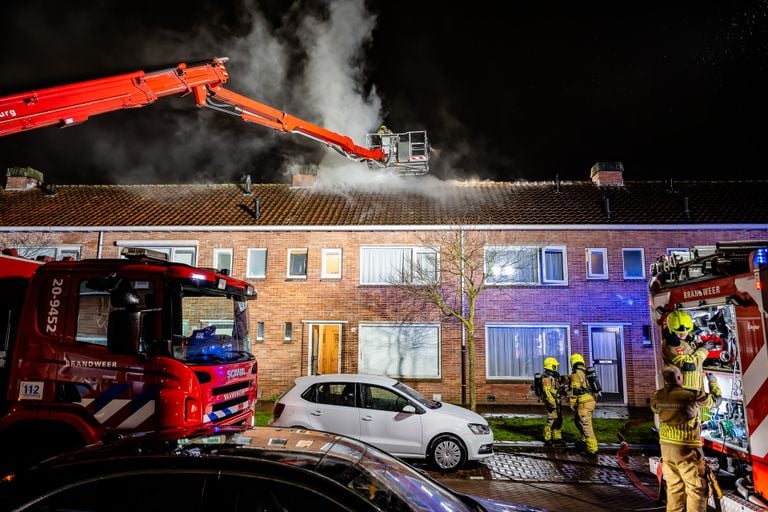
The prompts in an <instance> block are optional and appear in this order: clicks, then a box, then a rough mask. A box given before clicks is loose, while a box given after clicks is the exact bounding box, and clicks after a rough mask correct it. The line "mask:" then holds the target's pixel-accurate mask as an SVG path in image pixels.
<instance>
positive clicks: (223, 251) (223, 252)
mask: <svg viewBox="0 0 768 512" xmlns="http://www.w3.org/2000/svg"><path fill="white" fill-rule="evenodd" d="M222 256H223V257H227V256H228V257H229V268H227V267H225V266H221V265H219V258H221V257H222ZM234 267H235V250H234V249H233V248H232V247H217V248H215V249H213V268H214V269H216V271H217V272H220V273H222V274H226V275H229V276H232V275H234V272H235V269H234ZM224 270H226V272H224Z"/></svg>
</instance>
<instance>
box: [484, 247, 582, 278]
mask: <svg viewBox="0 0 768 512" xmlns="http://www.w3.org/2000/svg"><path fill="white" fill-rule="evenodd" d="M492 251H493V252H499V251H516V252H518V253H521V254H522V253H524V252H525V253H528V252H530V253H533V252H534V251H535V261H534V260H533V258H532V257H533V256H534V254H531V255H530V256H531V261H533V262H534V263H535V268H531V269H530V271H531V273H533V272H535V274H536V275H535V278H536V281H506V280H505V281H501V280H499V279H498V278H494V276H493V275H492V274H491V273H490V272H491V270H493V269H489V266H488V263H489V261H488V259H489V258H488V254H489V252H492ZM549 253H552V254H560V255H561V256H562V267H561V271H562V273H563V278H562V279H554V278H551V277H548V275H547V274H548V272H547V258H546V256H547V254H549ZM525 257H526V258H527V257H528V255H527V254H525ZM514 258H516V259H518V258H519V260H522V258H520V257H519V256H514ZM496 266H499V265H496ZM506 266H511V267H512V268H513V270H514V271H515V272H517V273H521V270H522V271H527V270H529V267H521V266H516V265H506V264H505V265H501V266H499V267H506ZM483 272H484V273H485V275H486V276H487V277H486V282H487V284H488V285H489V286H567V285H568V248H567V246H565V245H514V244H505V245H498V244H494V245H486V246H485V247H484V248H483ZM499 275H500V276H504V272H501V273H500V274H499Z"/></svg>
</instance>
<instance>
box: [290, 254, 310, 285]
mask: <svg viewBox="0 0 768 512" xmlns="http://www.w3.org/2000/svg"><path fill="white" fill-rule="evenodd" d="M287 276H288V277H289V278H293V279H305V278H306V277H307V249H288V274H287Z"/></svg>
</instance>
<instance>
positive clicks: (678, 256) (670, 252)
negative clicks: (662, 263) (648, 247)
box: [667, 247, 691, 262]
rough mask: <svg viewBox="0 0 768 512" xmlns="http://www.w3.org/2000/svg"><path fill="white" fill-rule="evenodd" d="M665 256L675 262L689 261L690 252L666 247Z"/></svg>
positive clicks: (684, 249)
mask: <svg viewBox="0 0 768 512" xmlns="http://www.w3.org/2000/svg"><path fill="white" fill-rule="evenodd" d="M667 256H671V257H673V258H674V259H675V261H679V262H682V261H689V260H690V259H691V251H690V250H689V249H686V248H684V247H668V248H667Z"/></svg>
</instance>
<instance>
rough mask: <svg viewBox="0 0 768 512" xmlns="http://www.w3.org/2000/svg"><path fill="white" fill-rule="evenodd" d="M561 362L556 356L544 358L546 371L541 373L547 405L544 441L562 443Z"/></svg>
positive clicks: (546, 442)
mask: <svg viewBox="0 0 768 512" xmlns="http://www.w3.org/2000/svg"><path fill="white" fill-rule="evenodd" d="M559 367H560V363H559V362H558V360H557V359H555V358H554V357H548V358H546V359H544V372H543V373H542V375H541V388H542V394H543V397H542V398H543V400H544V405H546V406H547V422H546V423H545V424H544V443H545V444H548V445H552V444H562V443H563V434H562V431H561V428H562V427H563V407H562V402H561V398H562V394H563V385H562V379H561V377H560V374H559V373H558V372H557V369H558V368H559Z"/></svg>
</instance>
